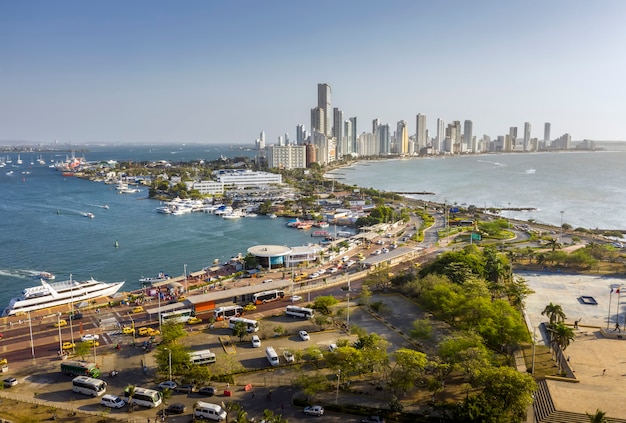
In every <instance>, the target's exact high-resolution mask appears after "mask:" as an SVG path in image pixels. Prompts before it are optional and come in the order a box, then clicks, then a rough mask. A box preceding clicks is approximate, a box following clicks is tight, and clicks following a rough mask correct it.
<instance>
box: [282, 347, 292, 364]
mask: <svg viewBox="0 0 626 423" xmlns="http://www.w3.org/2000/svg"><path fill="white" fill-rule="evenodd" d="M283 357H285V361H286V362H287V363H293V362H294V361H295V358H294V356H293V354H292V353H291V351H289V350H285V351H283Z"/></svg>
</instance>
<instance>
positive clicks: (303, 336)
mask: <svg viewBox="0 0 626 423" xmlns="http://www.w3.org/2000/svg"><path fill="white" fill-rule="evenodd" d="M298 335H299V336H300V339H302V340H303V341H308V340H309V339H311V337H310V336H309V333H308V332H307V331H305V330H301V331H299V332H298Z"/></svg>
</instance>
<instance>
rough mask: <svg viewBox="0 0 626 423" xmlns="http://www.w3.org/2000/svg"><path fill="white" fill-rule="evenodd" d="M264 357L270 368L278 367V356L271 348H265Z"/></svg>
mask: <svg viewBox="0 0 626 423" xmlns="http://www.w3.org/2000/svg"><path fill="white" fill-rule="evenodd" d="M265 357H267V361H269V362H270V364H271V365H272V366H278V364H279V360H278V354H276V351H274V348H273V347H267V348H265Z"/></svg>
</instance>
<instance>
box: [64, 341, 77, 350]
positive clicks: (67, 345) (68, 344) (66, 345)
mask: <svg viewBox="0 0 626 423" xmlns="http://www.w3.org/2000/svg"><path fill="white" fill-rule="evenodd" d="M75 346H76V344H74V343H73V342H64V343H63V345H62V346H61V349H63V350H71V349H72V348H74V347H75Z"/></svg>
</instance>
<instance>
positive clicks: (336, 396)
mask: <svg viewBox="0 0 626 423" xmlns="http://www.w3.org/2000/svg"><path fill="white" fill-rule="evenodd" d="M340 382H341V369H339V370H338V371H337V393H336V394H335V404H337V402H338V401H339V383H340Z"/></svg>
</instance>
